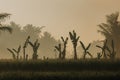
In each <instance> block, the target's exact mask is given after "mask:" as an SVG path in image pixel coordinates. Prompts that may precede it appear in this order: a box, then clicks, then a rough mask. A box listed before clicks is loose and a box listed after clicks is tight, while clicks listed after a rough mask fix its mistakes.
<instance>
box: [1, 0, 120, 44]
mask: <svg viewBox="0 0 120 80" xmlns="http://www.w3.org/2000/svg"><path fill="white" fill-rule="evenodd" d="M116 11H120V0H0V12H7V13H11V14H12V16H11V19H10V21H14V22H16V23H17V24H20V25H22V26H24V25H26V24H33V25H35V26H46V28H44V30H45V31H48V32H50V33H51V34H52V35H53V36H55V37H57V38H59V37H60V36H61V35H63V36H68V32H69V31H71V30H73V29H75V30H76V31H77V33H78V35H80V37H81V38H80V39H81V40H84V42H85V43H88V42H91V41H93V40H98V39H103V37H102V36H101V35H100V34H98V33H97V29H99V28H98V26H97V25H98V24H100V23H102V22H105V15H107V14H111V13H114V12H116Z"/></svg>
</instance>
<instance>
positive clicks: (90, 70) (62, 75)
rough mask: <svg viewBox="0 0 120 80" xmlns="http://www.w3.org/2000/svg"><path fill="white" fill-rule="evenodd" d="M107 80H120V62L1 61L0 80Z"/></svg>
mask: <svg viewBox="0 0 120 80" xmlns="http://www.w3.org/2000/svg"><path fill="white" fill-rule="evenodd" d="M109 78H110V79H109ZM107 79H109V80H113V79H114V80H117V79H120V60H96V59H86V60H83V59H81V60H37V61H32V60H29V61H13V60H0V80H107Z"/></svg>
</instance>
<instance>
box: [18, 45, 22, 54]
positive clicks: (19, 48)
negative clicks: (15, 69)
mask: <svg viewBox="0 0 120 80" xmlns="http://www.w3.org/2000/svg"><path fill="white" fill-rule="evenodd" d="M20 50H21V45H20V46H19V47H18V53H19V52H20Z"/></svg>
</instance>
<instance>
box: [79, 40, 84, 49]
mask: <svg viewBox="0 0 120 80" xmlns="http://www.w3.org/2000/svg"><path fill="white" fill-rule="evenodd" d="M80 44H81V46H82V48H83V49H84V50H85V46H84V44H83V43H82V41H80Z"/></svg>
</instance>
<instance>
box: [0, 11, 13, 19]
mask: <svg viewBox="0 0 120 80" xmlns="http://www.w3.org/2000/svg"><path fill="white" fill-rule="evenodd" d="M10 15H11V14H9V13H0V21H4V20H5V19H6V18H8V17H10Z"/></svg>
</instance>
